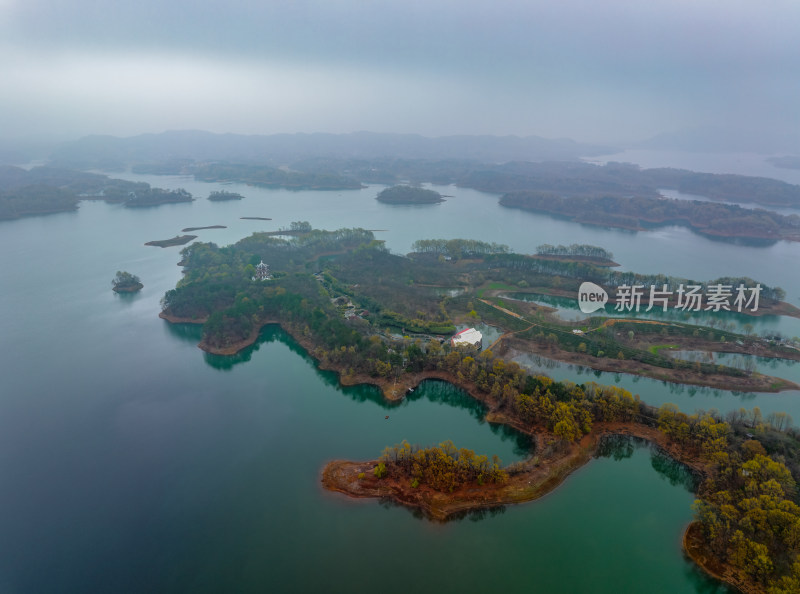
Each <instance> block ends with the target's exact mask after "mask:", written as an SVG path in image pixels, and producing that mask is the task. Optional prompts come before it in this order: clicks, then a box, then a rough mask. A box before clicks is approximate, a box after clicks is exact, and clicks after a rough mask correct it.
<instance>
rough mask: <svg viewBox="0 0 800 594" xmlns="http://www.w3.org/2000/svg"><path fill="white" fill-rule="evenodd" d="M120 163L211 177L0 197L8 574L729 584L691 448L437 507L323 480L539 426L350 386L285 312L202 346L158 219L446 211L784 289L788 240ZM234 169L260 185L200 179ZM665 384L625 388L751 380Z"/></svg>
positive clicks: (457, 222)
mask: <svg viewBox="0 0 800 594" xmlns="http://www.w3.org/2000/svg"><path fill="white" fill-rule="evenodd" d="M128 177H129V178H132V179H144V180H146V181H150V182H152V183H154V185H158V186H161V187H168V188H171V187H185V188H187V189H188V190H189V191H191V192H192V193H194V194H195V195H196V196H198V197H199V198H200V199H199V200H197V201H196V202H194V203H192V204H177V205H165V206H161V207H158V208H151V209H142V210H131V209H125V208H123V207H121V206H119V205H107V204H104V203H101V202H83V203H82V204H81V208H80V210H79V211H77V212H74V213H63V214H57V215H51V216H46V217H36V218H28V219H23V220H19V221H7V222H0V263H1V265H2V267H1V268H0V270H2V272H3V278H2V281H0V282H2V285H1V286H2V291H0V336H2V345H3V347H4V348H3V350H2V353H3V354H2V357H0V377H2V378H3V382H2V391H0V592H2V593H3V594H5V593H10V594H20V593H38V592H69V593H78V592H80V593H84V592H115V593H117V592H119V593H127V592H131V593H138V592H265V591H266V592H314V591H327V592H339V591H341V592H361V591H373V590H375V589H376V588H377V589H379V590H380V591H385V592H406V591H408V590H412V589H413V590H420V591H428V592H432V591H463V592H468V591H488V590H502V591H506V592H529V591H531V590H534V591H543V592H589V591H590V592H600V593H602V592H608V593H612V592H614V593H616V592H620V591H625V592H665V593H666V592H669V593H673V592H715V591H720V592H721V591H724V590H723V589H722V588H721V587H718V586H717V585H716V584H715V583H714V582H712V581H710V580H709V579H707V578H705V577H704V576H703V575H702V574H701V573H700V572H699V571H698V570H697V569H696V568H695V567H694V566H693V565H692V564H691V563H690V562H688V561H687V560H686V559H684V557H683V556H682V554H681V550H680V536H681V532H682V530H683V528H684V526H685V525H686V523H687V522H688V521H689V520H690V519H691V511H690V504H691V501H692V499H693V497H692V495H691V493H690V492H689V491H688V490H687V488H686V480H685V477H684V476H682V471H681V470H680V468H676V467H674V465H670V464H669V463H668V461H665V460H664V459H663V457H662V456H659V455H657V454H656V453H654V452H652V451H650V450H649V449H648V448H646V447H640V446H638V445H630V446H626V445H624V444H623V445H621V446H620V447H619V448H618V450H617V451H616V452H612V455H611V456H610V457H603V458H599V459H597V460H595V461H592V462H591V463H590V464H589V465H587V466H586V467H584V468H583V469H581V470H580V471H578V472H577V473H575V474H574V475H573V476H571V477H570V478H569V479H568V480H567V481H566V482H565V484H564V485H563V486H562V487H560V488H559V489H558V490H557V491H556V492H555V493H553V494H552V495H550V496H547V497H545V498H544V499H543V500H541V501H538V502H535V503H531V504H526V505H521V506H515V507H509V508H506V509H504V510H500V511H498V512H495V513H487V514H478V515H473V516H470V517H467V518H463V519H460V520H457V521H453V522H449V523H447V524H444V525H441V524H433V523H431V522H428V521H425V520H420V519H418V518H416V517H415V516H414V514H412V513H411V512H409V511H408V510H406V509H403V508H398V507H393V506H386V505H382V504H380V503H379V502H376V501H373V500H366V501H352V500H350V499H348V498H346V497H344V496H341V495H337V494H331V493H328V492H326V491H324V490H323V489H322V488H321V486H320V482H319V478H320V471H321V469H322V467H323V465H324V464H325V462H326V461H327V460H330V459H334V458H350V459H368V458H373V457H376V456H377V455H379V454H380V451H381V450H382V449H383V448H384V447H385V446H387V445H391V444H394V443H397V442H399V441H401V440H402V439H408V440H409V441H411V442H416V443H419V444H423V445H427V444H433V443H438V442H440V441H443V440H446V439H451V440H453V441H454V442H455V443H456V444H457V445H458V446H463V447H469V448H472V449H474V450H476V451H478V452H481V453H486V454H489V455H491V454H498V455H499V456H500V457H501V458H502V459H503V461H504V462H512V461H514V460H518V459H520V458H521V457H524V456H525V455H526V442H525V440H524V439H520V438H519V436H517V435H515V434H513V433H512V432H509V431H504V430H501V429H498V428H496V427H491V426H490V425H488V424H487V423H484V422H482V421H481V410H480V408H479V407H478V406H477V405H475V404H474V403H473V402H471V401H470V399H469V398H467V397H466V396H464V395H463V394H462V393H461V392H460V391H459V390H457V389H455V388H453V387H452V386H449V385H447V384H443V383H441V382H427V383H425V384H423V385H422V386H421V387H420V388H419V389H418V390H416V391H415V392H414V395H413V398H410V399H408V400H407V401H405V402H403V403H401V404H399V405H388V404H387V403H385V402H383V401H382V399H381V398H380V396H379V394H378V392H377V391H376V390H375V389H374V388H370V387H367V386H361V387H355V388H342V387H340V386H338V383H337V381H336V378H335V376H334V375H333V374H331V373H328V372H321V371H319V370H318V369H316V367H315V365H314V363H313V361H311V360H310V359H309V358H308V357H307V356H306V355H305V354H304V353H303V352H302V350H300V349H299V348H298V347H297V345H296V344H295V343H294V342H293V341H292V340H291V339H290V338H289V337H287V336H286V335H284V334H283V333H282V332H281V331H279V330H276V329H266V330H265V331H264V332H263V335H262V340H261V341H260V343H259V344H258V346H257V347H255V348H252V349H249V350H248V351H247V352H245V353H243V354H241V355H239V356H237V357H233V358H223V357H214V356H209V355H206V354H204V353H203V352H202V351H200V350H199V349H197V348H196V343H197V341H198V340H199V330H198V329H197V328H192V327H182V326H170V325H169V324H167V323H166V322H164V321H163V320H160V319H159V318H158V317H157V313H158V311H159V310H160V307H159V300H160V298H161V297H162V295H163V294H164V292H165V291H167V290H168V289H170V288H173V287H174V285H175V283H176V282H177V281H178V280H179V279H180V276H181V274H180V268H179V267H178V266H177V265H176V264H177V262H178V259H179V255H178V252H179V249H180V248H166V249H161V248H155V247H146V246H144V245H143V244H144V243H145V242H146V241H149V240H153V239H165V238H169V237H173V236H174V235H177V234H179V233H180V230H181V229H182V228H184V227H189V226H204V225H215V224H222V225H227V226H228V228H227V229H221V230H204V231H198V232H196V234H197V235H199V236H200V239H201V240H204V241H216V242H218V243H221V244H225V243H230V242H233V241H235V240H237V239H240V238H241V237H244V236H246V235H248V234H250V233H252V232H253V231H256V230H274V229H277V228H278V227H281V226H288V225H289V223H290V222H292V221H295V220H308V221H310V222H311V223H312V224H313V225H314V226H316V227H323V228H338V227H346V226H359V227H364V228H369V229H385V230H386V231H381V232H378V233H377V235H378V237H380V238H382V239H385V240H386V241H387V245H388V246H389V247H390V248H391V249H392V250H394V251H396V252H407V251H409V249H410V246H411V243H412V242H413V241H414V240H416V239H420V238H434V237H450V238H452V237H470V238H478V239H482V240H485V241H497V242H503V243H507V244H509V245H510V246H511V247H512V248H513V249H515V250H518V251H533V250H534V249H535V247H536V246H537V245H539V244H541V243H573V242H579V243H593V244H597V245H601V246H604V247H606V248H608V249H610V250H612V251H613V252H614V254H615V259H616V260H617V261H618V262H620V263H621V264H622V265H623V267H624V268H627V269H633V270H639V271H642V272H649V271H661V272H665V273H668V274H675V275H680V276H688V277H692V278H715V277H717V276H721V275H724V274H746V275H749V276H752V277H754V278H758V279H759V280H762V281H763V282H767V283H769V284H779V285H781V286H783V287H784V288H785V289H787V291H788V292H789V295H790V299H791V300H792V301H793V302H796V301H797V299H798V297H799V296H800V281H798V280H797V278H796V276H795V275H794V274H789V271H790V270H791V267H790V265H791V263H793V262H796V261H797V257H798V256H800V246H799V245H798V244H787V243H778V244H775V245H774V246H771V247H767V248H753V247H746V246H740V245H732V244H728V243H724V242H714V241H710V240H708V239H705V238H701V237H698V236H696V235H693V234H691V233H690V232H688V231H686V230H683V229H680V228H667V229H664V230H661V231H658V232H655V233H648V234H644V233H642V234H637V233H628V232H622V231H613V230H604V229H599V228H591V227H584V226H581V225H576V224H573V223H568V222H564V221H558V220H555V219H552V218H550V217H546V216H537V215H531V214H528V213H523V212H521V211H515V210H509V209H504V208H501V207H499V206H498V205H497V197H496V196H493V195H489V194H484V193H480V192H476V191H473V190H463V189H459V188H453V187H448V188H441V190H442V192H443V193H445V194H450V195H453V196H454V197H453V198H450V199H448V200H447V202H445V203H442V204H439V205H433V206H425V207H408V206H391V205H384V204H380V203H378V202H377V201H375V200H374V196H375V194H376V193H377V191H378V189H379V188H375V187H373V188H368V189H365V190H360V191H350V192H288V191H281V190H259V189H255V188H249V187H244V186H239V185H236V184H233V185H225V186H223V185H220V184H204V183H199V182H194V181H193V180H191V179H187V178H180V177H166V178H161V177H158V178H156V177H152V176H135V175H129V176H128ZM223 187H224V188H226V189H228V190H232V191H239V192H241V193H242V194H243V195H244V196H246V198H245V200H242V201H237V202H217V203H213V202H209V201H207V200H205V197H206V196H207V195H208V193H209V191H211V190H213V189H220V188H223ZM242 216H263V217H272V218H273V220H272V221H245V220H241V219H240V218H239V217H242ZM698 254H699V255H701V256H700V257H698ZM117 270H128V271H130V272H132V273H134V274H137V275H139V276H140V277H141V278H142V281H143V283H144V285H145V287H144V290H143V291H141V292H140V293H139V294H136V295H116V294H114V293H113V292H112V291H111V290H110V289H111V285H110V281H111V278H112V277H113V276H114V273H115V272H116V271H117ZM567 371H569V370H567ZM556 375H557V374H556ZM590 377H591V378H594V377H595V376H593V375H592V376H590ZM613 380H614V378H613V377H611V379H610V381H613ZM620 381H622V380H620ZM624 381H628V380H627V379H626V380H624ZM631 381H632V382H633V381H634V380H631ZM650 381H651V380H647V382H650ZM660 385H661V384H659V383H658V382H652V385H651V384H648V383H646V380H641V381H639V382H638V386H639V389H638V390H635V391H637V392H638V393H640V394H641V395H642V398H643V399H645V400H646V401H648V402H649V401H651V400H652V401H653V403H654V404H657V403H658V402H659V401H661V400H665V399H667V398H669V399H670V400H671V401H674V402H677V403H678V404H679V405H680V406H682V407H684V408H687V409H689V410H691V409H692V408H693V406H692V405H696V406H698V407H709V406H711V405H714V403H716V406H717V407H718V408H720V409H723V408H725V407H738V406H739V405H740V404H741V403H742V402H743V400H744V397H742V396H740V395H734V394H730V393H724V392H722V393H720V394H719V395H713V394H710V395H708V396H704V395H702V394H701V393H700V392H697V393H696V394H695V395H693V396H689V395H687V393H686V392H684V393H683V394H681V393H678V392H674V393H673V392H670V391H669V388H665V389H666V392H665V391H664V389H662V388H659V387H658V386H660ZM645 388H646V389H645ZM798 400H800V398H798V395H797V394H789V393H786V394H781V395H771V394H765V395H752V396H748V397H747V404H746V405H747V406H748V407H749V406H751V405H753V404H758V405H759V406H761V407H762V410H764V411H765V412H768V411H769V410H770V406H772V405H774V406H775V407H779V408H780V407H781V405H785V406H782V407H783V408H785V409H793V407H795V406H796V404H795V403H796V402H797V401H798ZM790 413H791V410H790ZM791 414H793V416H794V417H795V418H796V419H798V418H800V414H798V413H796V412H795V413H791ZM386 415H388V416H389V418H388V419H386V418H385V417H386ZM576 568H577V570H576Z"/></svg>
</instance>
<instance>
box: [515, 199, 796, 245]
mask: <svg viewBox="0 0 800 594" xmlns="http://www.w3.org/2000/svg"><path fill="white" fill-rule="evenodd" d="M500 204H501V205H502V206H506V207H509V208H519V209H521V210H528V211H532V212H542V213H547V214H552V215H557V216H559V217H563V218H565V219H568V220H570V221H575V222H577V223H584V224H586V225H599V226H604V227H618V228H621V229H631V230H637V231H645V230H648V229H651V228H653V227H659V226H663V225H681V226H684V227H689V228H690V229H692V230H693V231H695V232H697V233H700V234H702V235H710V236H714V237H728V238H737V237H738V238H745V239H758V240H763V239H766V240H770V241H778V240H781V239H782V240H787V241H800V216H798V215H794V214H793V215H788V216H786V215H781V214H778V213H775V212H772V211H768V210H763V209H751V208H742V207H741V206H738V205H736V204H722V203H717V202H703V201H699V200H677V199H670V198H649V197H634V196H628V197H623V196H600V197H582V196H563V195H559V194H557V193H554V192H542V191H532V190H527V191H517V192H510V193H508V194H505V195H504V196H503V197H502V198H501V199H500Z"/></svg>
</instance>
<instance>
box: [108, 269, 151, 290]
mask: <svg viewBox="0 0 800 594" xmlns="http://www.w3.org/2000/svg"><path fill="white" fill-rule="evenodd" d="M111 285H112V287H111V289H112V290H113V291H114V292H116V293H136V292H137V291H141V290H142V289H143V288H144V285H143V284H142V281H141V280H140V279H139V277H138V276H136V275H135V274H131V273H130V272H125V271H124V270H117V275H116V276H115V277H114V279H113V280H112V281H111Z"/></svg>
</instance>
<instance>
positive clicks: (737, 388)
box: [497, 336, 800, 394]
mask: <svg viewBox="0 0 800 594" xmlns="http://www.w3.org/2000/svg"><path fill="white" fill-rule="evenodd" d="M507 341H508V342H507V345H506V346H504V347H503V348H505V349H511V350H513V351H516V352H518V353H520V354H523V353H524V354H533V355H538V356H541V357H545V358H547V359H553V360H555V361H560V362H561V363H565V364H568V365H580V366H582V367H588V368H590V369H593V370H595V371H603V372H607V373H626V374H629V375H635V376H639V377H646V378H649V379H652V380H656V381H664V382H670V383H674V384H684V385H690V386H699V387H703V388H712V389H715V390H730V391H734V392H763V393H773V394H777V393H778V392H783V391H785V390H800V385H798V384H796V383H795V382H792V381H789V380H787V379H783V378H781V377H776V376H772V375H765V374H762V373H757V372H753V374H752V375H750V376H731V375H724V374H713V375H706V376H702V375H697V374H695V373H694V372H692V371H690V370H688V369H675V368H670V367H658V366H655V365H649V364H647V363H642V362H641V361H636V360H631V359H622V360H620V359H612V358H609V357H603V358H598V357H594V356H592V355H586V354H581V353H577V352H573V351H564V350H561V349H552V348H550V347H539V345H538V343H537V342H536V341H527V340H523V339H520V338H516V337H513V336H512V337H511V338H508V339H507ZM501 352H503V351H502V349H497V353H498V354H500V353H501ZM712 352H713V351H712Z"/></svg>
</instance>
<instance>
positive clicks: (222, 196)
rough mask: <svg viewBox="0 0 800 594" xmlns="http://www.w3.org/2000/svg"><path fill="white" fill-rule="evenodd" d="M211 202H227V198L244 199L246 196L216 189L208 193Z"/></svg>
mask: <svg viewBox="0 0 800 594" xmlns="http://www.w3.org/2000/svg"><path fill="white" fill-rule="evenodd" d="M208 199H209V200H211V202H225V201H226V200H243V199H244V196H242V195H241V194H237V193H236V192H228V191H227V190H216V191H214V192H211V193H210V194H209V195H208Z"/></svg>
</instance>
